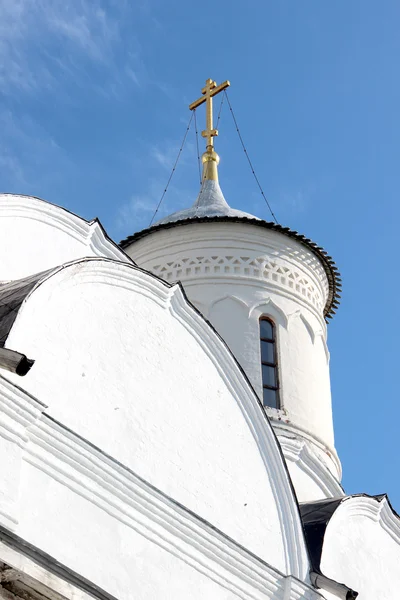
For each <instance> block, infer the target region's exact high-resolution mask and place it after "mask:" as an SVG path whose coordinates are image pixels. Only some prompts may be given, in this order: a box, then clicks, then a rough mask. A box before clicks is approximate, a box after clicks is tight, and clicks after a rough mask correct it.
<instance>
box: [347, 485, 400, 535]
mask: <svg viewBox="0 0 400 600" xmlns="http://www.w3.org/2000/svg"><path fill="white" fill-rule="evenodd" d="M339 510H345V511H346V514H347V515H348V516H349V517H366V518H368V519H370V520H371V521H374V522H375V523H378V524H379V525H380V526H381V527H382V529H383V530H384V531H386V533H388V534H389V535H390V537H391V538H392V539H393V540H394V541H395V542H396V544H398V545H400V518H399V516H398V515H397V514H396V513H395V512H394V510H393V508H392V506H391V504H390V502H389V500H388V498H387V496H381V497H378V498H376V497H373V496H364V495H359V496H349V497H347V498H345V499H344V501H343V503H342V504H341V505H340V507H339Z"/></svg>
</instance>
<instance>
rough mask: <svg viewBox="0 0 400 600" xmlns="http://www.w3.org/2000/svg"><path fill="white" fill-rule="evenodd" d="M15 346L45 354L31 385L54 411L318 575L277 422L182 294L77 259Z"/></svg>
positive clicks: (261, 551) (24, 318)
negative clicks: (311, 567)
mask: <svg viewBox="0 0 400 600" xmlns="http://www.w3.org/2000/svg"><path fill="white" fill-rule="evenodd" d="M7 345H8V346H9V347H15V348H18V350H20V351H23V352H25V353H26V354H27V355H28V356H29V357H31V358H33V359H34V360H35V364H34V366H33V367H32V369H31V371H30V372H29V373H28V375H26V377H25V378H24V381H23V384H24V388H25V389H26V390H27V391H29V392H30V393H32V394H33V395H35V396H37V397H39V398H40V399H41V401H43V402H45V403H46V404H47V405H48V409H47V412H48V413H49V414H50V415H51V416H53V417H54V418H56V419H57V420H59V421H60V422H62V423H64V424H65V425H66V426H68V427H70V428H71V429H73V430H74V431H76V432H77V433H79V434H80V435H82V436H83V437H85V438H86V439H88V440H89V441H90V442H92V443H94V444H95V445H96V446H98V447H100V448H101V449H102V450H104V451H105V452H107V453H108V454H110V455H111V456H113V457H114V458H115V459H117V460H119V461H120V462H121V463H123V464H124V465H126V466H127V467H129V468H131V469H132V470H133V471H134V472H135V473H137V474H138V475H140V476H142V477H143V478H144V479H146V480H147V481H149V482H150V483H152V484H154V485H155V486H156V487H158V488H159V489H161V490H162V491H163V492H164V493H166V494H167V495H169V496H171V497H172V498H174V499H175V500H176V501H178V502H180V503H181V504H183V505H184V506H186V507H187V508H189V509H191V510H193V511H194V512H195V513H196V514H198V515H200V516H201V517H202V518H204V519H206V520H207V521H209V522H210V523H212V524H213V525H214V526H216V527H217V528H218V529H220V530H221V531H222V532H224V533H225V534H227V535H229V536H231V537H232V538H233V539H234V540H236V541H237V542H238V543H240V544H242V545H243V546H245V547H246V548H248V549H249V550H251V551H252V552H254V553H255V554H257V555H258V556H260V557H261V558H262V559H264V560H266V561H267V562H269V563H271V564H272V565H273V566H274V567H276V568H278V569H280V570H282V571H284V572H291V573H293V574H294V575H296V576H300V578H302V577H305V578H306V577H307V570H308V559H307V555H306V550H305V546H304V540H303V537H302V530H301V525H300V520H299V518H298V514H297V509H296V505H295V501H294V498H293V495H292V491H291V489H290V486H289V480H288V477H287V474H286V471H285V467H284V464H283V461H282V459H281V457H280V454H279V450H278V447H277V445H276V441H275V439H274V437H273V435H272V432H271V431H270V428H269V427H270V426H269V424H268V421H267V419H266V418H265V415H264V413H263V411H262V409H261V407H260V406H259V405H258V403H257V400H256V398H255V396H254V394H253V393H252V391H251V389H250V387H249V386H247V384H246V382H245V380H244V379H243V377H242V375H241V373H240V370H239V369H238V367H237V365H236V364H235V362H234V360H233V359H232V357H231V355H230V354H229V353H228V352H227V350H226V348H225V346H224V345H223V344H222V343H221V342H220V341H219V339H218V338H217V337H216V336H215V334H214V333H213V332H212V330H211V329H210V328H209V326H208V325H207V324H206V323H205V322H204V320H203V319H202V318H201V317H199V316H198V315H197V313H196V312H195V311H194V310H193V309H191V308H190V307H189V306H188V305H187V303H186V302H185V301H184V298H183V296H182V294H181V292H180V289H179V288H178V287H175V288H172V289H171V288H169V287H167V286H166V285H165V284H163V283H161V282H159V281H158V280H156V279H155V278H154V277H152V276H150V275H148V274H146V273H143V272H141V271H139V270H138V269H135V268H134V267H129V266H128V265H123V264H122V263H115V262H110V261H108V262H107V261H103V260H89V261H82V262H78V263H76V264H74V265H71V266H69V267H67V268H65V269H63V270H61V271H59V272H58V273H57V274H55V275H52V276H51V277H50V279H48V280H47V281H46V282H44V283H42V284H41V285H40V286H39V287H38V288H37V289H36V290H35V291H34V292H33V293H32V294H31V296H30V297H29V298H28V300H27V301H26V302H25V304H24V306H23V307H22V308H21V309H20V312H19V315H18V317H17V320H16V322H15V324H14V326H13V329H12V331H11V334H10V336H9V338H8V340H7ZM15 379H16V378H15ZM20 383H21V381H20V380H19V381H18V384H20ZM59 510H60V511H65V513H67V512H68V506H63V507H61V506H60V507H59Z"/></svg>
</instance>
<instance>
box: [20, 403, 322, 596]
mask: <svg viewBox="0 0 400 600" xmlns="http://www.w3.org/2000/svg"><path fill="white" fill-rule="evenodd" d="M29 438H30V443H29V444H28V445H27V447H26V450H25V453H24V459H25V460H26V461H27V462H28V463H30V464H31V465H33V466H35V467H36V468H38V469H40V470H41V471H42V472H44V473H46V474H47V475H49V476H50V477H52V478H54V479H55V480H57V481H59V482H60V483H62V484H63V485H65V486H67V487H68V488H69V489H71V490H73V491H74V492H75V493H77V494H80V495H81V496H82V497H83V498H85V499H86V500H88V501H89V502H92V503H93V504H95V505H96V506H98V507H99V508H101V509H102V510H105V511H106V512H107V513H108V514H110V515H111V516H113V517H114V518H116V519H118V520H119V521H120V522H121V523H123V524H125V525H127V526H129V527H132V528H133V529H134V530H135V531H137V532H138V533H140V534H141V535H143V536H145V537H146V538H147V539H150V540H151V541H152V542H153V543H156V544H157V545H159V546H160V547H162V548H164V549H165V550H166V551H168V552H170V553H172V554H174V555H175V556H177V557H178V558H179V559H181V560H183V561H185V562H186V563H187V564H189V565H191V566H192V567H193V568H195V569H197V570H198V571H200V572H202V573H204V574H205V575H206V576H207V577H209V578H210V579H212V580H213V581H215V582H216V583H218V584H220V585H221V586H223V587H224V588H226V589H228V590H230V591H231V592H233V593H234V594H236V595H237V596H238V597H240V598H243V599H247V598H248V599H254V600H264V599H265V596H266V594H267V595H269V596H270V595H274V598H276V599H277V600H280V599H281V600H284V599H286V598H287V599H290V600H292V599H293V600H297V599H298V598H304V599H305V598H307V599H309V600H317V599H320V598H321V596H320V595H319V594H318V593H317V592H315V591H314V590H313V589H312V588H311V586H309V585H308V584H305V583H303V582H302V581H299V580H298V579H297V578H295V577H287V576H285V575H284V574H283V573H281V572H279V571H278V570H276V569H274V568H273V567H271V566H270V565H268V564H267V563H265V562H264V561H262V560H261V559H259V558H258V557H256V556H255V555H253V554H252V553H250V552H249V551H247V550H246V549H245V548H243V547H242V546H240V545H239V544H237V543H236V542H235V541H234V540H232V539H231V538H229V537H228V536H226V535H225V534H223V533H222V532H220V531H219V530H217V529H216V528H215V527H213V526H212V525H210V524H209V523H207V522H206V521H204V520H203V519H201V518H200V517H198V516H197V515H195V514H194V513H192V512H191V511H189V510H188V509H186V508H185V507H183V506H182V505H180V504H178V503H177V502H175V501H174V500H173V499H171V498H169V497H168V496H166V495H165V494H163V493H162V492H161V491H160V490H158V489H156V488H155V487H154V486H152V485H151V484H149V483H148V482H146V481H145V480H143V479H142V478H140V477H139V476H138V475H136V474H135V473H133V472H132V471H130V470H129V469H128V468H126V467H124V466H123V465H121V464H120V463H118V462H117V461H115V460H114V459H112V458H111V457H109V456H107V455H106V454H104V453H103V452H101V451H100V450H99V449H98V448H96V447H95V446H93V445H91V444H90V443H88V442H86V441H85V440H83V438H81V437H80V436H78V435H77V434H75V433H74V432H72V431H70V430H68V429H67V428H65V427H64V426H62V425H61V424H60V423H57V422H56V421H54V420H53V419H51V418H50V417H48V416H47V415H46V414H44V415H43V417H42V420H41V421H39V422H37V423H36V424H35V425H33V426H32V427H31V428H30V430H29ZM288 589H289V593H287V590H288ZM300 592H301V593H300Z"/></svg>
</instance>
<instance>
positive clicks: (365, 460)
mask: <svg viewBox="0 0 400 600" xmlns="http://www.w3.org/2000/svg"><path fill="white" fill-rule="evenodd" d="M399 25H400V4H399V3H398V2H397V1H396V0H385V1H384V2H376V1H375V2H373V1H372V0H335V2H331V3H328V2H327V1H324V0H303V1H300V0H274V1H272V0H249V2H247V3H243V2H238V1H237V0H229V1H227V0H220V1H219V2H211V1H210V0H203V1H202V2H197V3H194V2H187V1H183V0H169V1H168V2H165V0H136V1H135V2H133V1H130V2H129V1H128V0H63V1H61V0H58V1H53V0H36V1H35V2H32V0H0V132H1V133H0V189H1V190H2V191H6V192H19V193H24V194H31V195H36V196H39V197H41V198H44V199H47V200H50V201H51V202H54V203H56V204H60V205H62V206H65V207H67V208H68V209H70V210H72V211H74V212H76V213H78V214H80V215H82V216H84V217H86V218H93V217H95V216H98V217H99V218H100V219H101V221H102V223H103V224H104V226H105V227H106V229H107V230H108V232H109V233H110V235H111V236H112V237H113V238H114V239H116V240H117V241H118V240H119V239H121V238H123V237H125V236H126V235H128V234H130V233H133V232H134V231H136V230H138V229H141V228H143V227H146V226H147V225H148V224H149V221H150V219H151V216H152V213H153V211H154V208H155V206H156V204H157V203H158V201H159V199H160V196H161V193H162V190H163V188H164V187H165V183H166V181H167V179H168V176H169V173H170V170H171V167H172V164H173V162H174V159H175V156H176V153H177V150H178V148H179V145H180V141H181V139H182V137H183V134H184V131H185V127H186V124H187V122H188V119H189V116H190V115H189V111H188V108H187V106H188V104H189V103H190V102H191V101H193V100H195V99H196V98H197V97H198V96H199V95H200V89H201V87H202V85H203V84H204V81H205V79H206V78H208V77H212V78H213V79H216V80H217V81H218V82H221V81H223V80H225V79H230V81H231V84H232V85H231V88H230V90H229V96H230V100H231V102H232V105H233V108H234V110H235V113H236V116H237V119H238V122H239V126H240V128H241V132H242V135H243V137H244V140H245V143H246V145H247V148H248V151H249V154H250V156H251V158H252V161H253V163H254V166H255V168H256V172H257V174H258V177H259V179H260V181H261V183H262V185H263V188H264V191H265V193H266V195H267V197H268V198H269V200H270V202H271V204H272V207H273V210H274V212H275V213H276V215H277V217H278V220H279V222H281V223H282V224H283V225H286V226H290V227H292V228H293V229H296V230H298V231H300V232H302V233H304V234H306V235H307V236H309V237H311V238H312V239H313V240H315V241H316V242H318V243H319V244H321V245H322V246H324V247H325V248H326V249H327V251H328V252H329V253H330V254H331V255H332V256H333V257H334V259H335V260H336V262H337V264H338V266H339V268H340V270H341V272H342V275H343V288H344V289H343V300H342V305H341V307H340V309H339V311H338V314H337V316H336V317H335V319H334V320H333V321H332V322H331V324H330V326H329V346H330V350H331V374H332V390H333V406H334V417H335V428H336V444H337V449H338V451H339V454H340V457H341V460H342V463H343V470H344V479H343V483H344V485H345V488H346V490H347V491H348V492H349V493H356V492H368V493H372V494H375V493H382V492H387V493H388V494H389V496H390V498H391V500H392V502H393V504H394V506H395V508H397V510H400V484H399V483H398V476H397V474H398V471H399V466H400V465H399V461H400V459H399V453H398V450H397V440H398V430H399V419H400V408H399V400H398V398H399V393H398V377H399V373H400V368H399V366H398V363H399V355H400V348H399V339H400V324H399V320H398V318H397V310H398V308H397V305H398V302H399V301H398V296H399V282H398V279H397V274H398V264H397V256H398V253H399V248H398V246H397V243H398V239H399V234H398V225H397V222H398V220H399V216H400V209H399V187H400V169H399V145H400V142H399V140H400V119H399V106H400V83H399V69H398V57H399V56H400V36H399V35H398V30H399ZM217 105H218V102H217ZM226 108H227V107H226V106H224V108H223V111H222V117H221V123H220V127H219V129H220V137H219V138H218V140H217V142H216V147H217V150H218V152H219V153H220V155H221V165H220V180H221V185H222V188H223V191H224V194H225V197H226V198H227V200H228V202H229V203H230V204H231V205H232V206H234V207H235V208H241V209H243V210H245V211H248V212H252V213H254V214H256V215H258V216H259V217H262V218H264V219H267V220H270V215H269V212H268V209H267V207H266V205H265V203H264V201H263V199H262V198H261V196H260V194H259V192H258V189H257V187H256V184H255V182H254V180H253V179H252V176H251V173H250V171H249V169H248V165H247V163H246V162H245V159H244V156H243V151H242V149H241V147H240V144H239V141H238V139H237V136H236V133H235V130H234V128H233V125H232V122H231V118H230V115H229V112H228V110H226ZM200 115H201V111H200V110H199V111H198V116H199V118H200ZM199 127H203V123H199ZM197 190H198V175H197V163H196V150H195V137H194V133H193V131H192V132H190V135H189V137H188V143H187V146H186V148H185V151H184V153H183V155H182V159H181V161H180V164H179V167H178V170H177V172H176V175H175V176H174V178H173V180H172V184H171V186H170V188H169V191H168V193H167V195H166V197H165V202H164V203H163V206H162V211H161V213H160V216H162V215H163V214H165V213H168V212H172V211H173V210H177V209H179V208H183V207H187V206H189V205H190V204H191V203H192V202H193V201H194V199H195V196H196V193H197Z"/></svg>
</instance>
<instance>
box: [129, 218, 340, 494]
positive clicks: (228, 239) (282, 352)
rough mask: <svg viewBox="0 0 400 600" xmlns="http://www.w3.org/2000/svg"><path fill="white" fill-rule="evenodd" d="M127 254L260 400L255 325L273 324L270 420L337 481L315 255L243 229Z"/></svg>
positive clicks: (157, 239) (170, 238)
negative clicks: (190, 308)
mask: <svg viewBox="0 0 400 600" xmlns="http://www.w3.org/2000/svg"><path fill="white" fill-rule="evenodd" d="M127 253H128V254H129V255H130V256H131V257H132V258H133V259H134V260H135V261H136V262H137V263H138V264H139V265H140V266H143V267H144V268H145V269H147V270H149V271H151V272H153V273H155V274H157V275H159V276H160V277H163V278H165V279H166V280H167V281H171V282H172V281H175V280H177V279H179V280H181V281H182V283H183V286H184V289H185V292H186V294H187V295H188V298H189V299H190V300H191V301H192V302H193V303H194V305H195V306H197V307H198V308H199V310H201V311H202V312H203V314H204V315H205V317H206V318H207V319H209V320H210V322H211V323H212V324H213V325H214V327H215V328H216V329H217V331H218V332H219V333H220V335H221V336H222V338H223V339H224V340H225V341H226V342H227V344H228V346H229V348H230V349H231V350H232V352H233V353H234V355H235V356H236V358H237V359H238V361H239V363H240V364H241V366H242V367H243V369H244V371H245V372H246V374H247V376H248V377H249V379H250V382H251V384H252V385H253V387H254V389H255V391H256V392H257V394H258V395H259V397H260V398H261V396H262V379H261V357H260V343H259V318H260V316H262V315H265V316H270V317H271V318H272V319H273V321H274V322H275V324H276V328H277V342H278V354H279V356H278V369H279V378H280V386H281V388H280V396H281V397H280V400H281V405H282V410H279V411H277V410H274V409H268V408H267V409H266V410H267V413H268V415H269V416H270V418H271V419H272V420H273V421H278V422H279V421H282V422H285V423H286V424H290V425H291V426H293V427H295V428H297V429H298V431H299V432H302V433H304V434H305V435H306V436H311V437H313V438H314V439H315V442H316V444H317V445H320V446H323V447H324V448H325V449H326V452H325V457H326V464H327V468H328V469H330V471H331V473H332V474H333V476H334V477H336V479H340V477H341V468H340V463H339V460H338V458H337V454H336V451H335V449H334V435H333V420H332V405H331V390H330V379H329V352H328V349H327V345H326V335H327V331H326V324H325V322H324V319H323V307H324V305H325V302H326V299H327V293H328V283H327V279H326V275H325V272H324V270H323V268H322V265H321V264H320V263H319V261H318V259H317V258H316V257H315V255H313V254H312V253H311V252H310V251H308V250H307V249H305V248H304V247H303V246H302V245H301V244H299V243H298V242H296V241H295V240H292V239H289V238H287V237H286V236H283V235H281V234H279V233H276V232H273V231H270V230H264V229H261V228H260V227H252V226H250V225H248V224H240V223H207V224H198V225H196V224H193V225H185V226H180V227H175V228H172V229H167V230H161V231H158V232H157V233H156V234H154V235H149V236H147V237H145V238H143V239H141V240H139V241H138V242H135V243H134V244H133V245H131V246H130V247H129V248H128V249H127ZM320 497H323V495H322V496H320ZM302 500H303V498H302ZM304 500H305V498H304Z"/></svg>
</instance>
